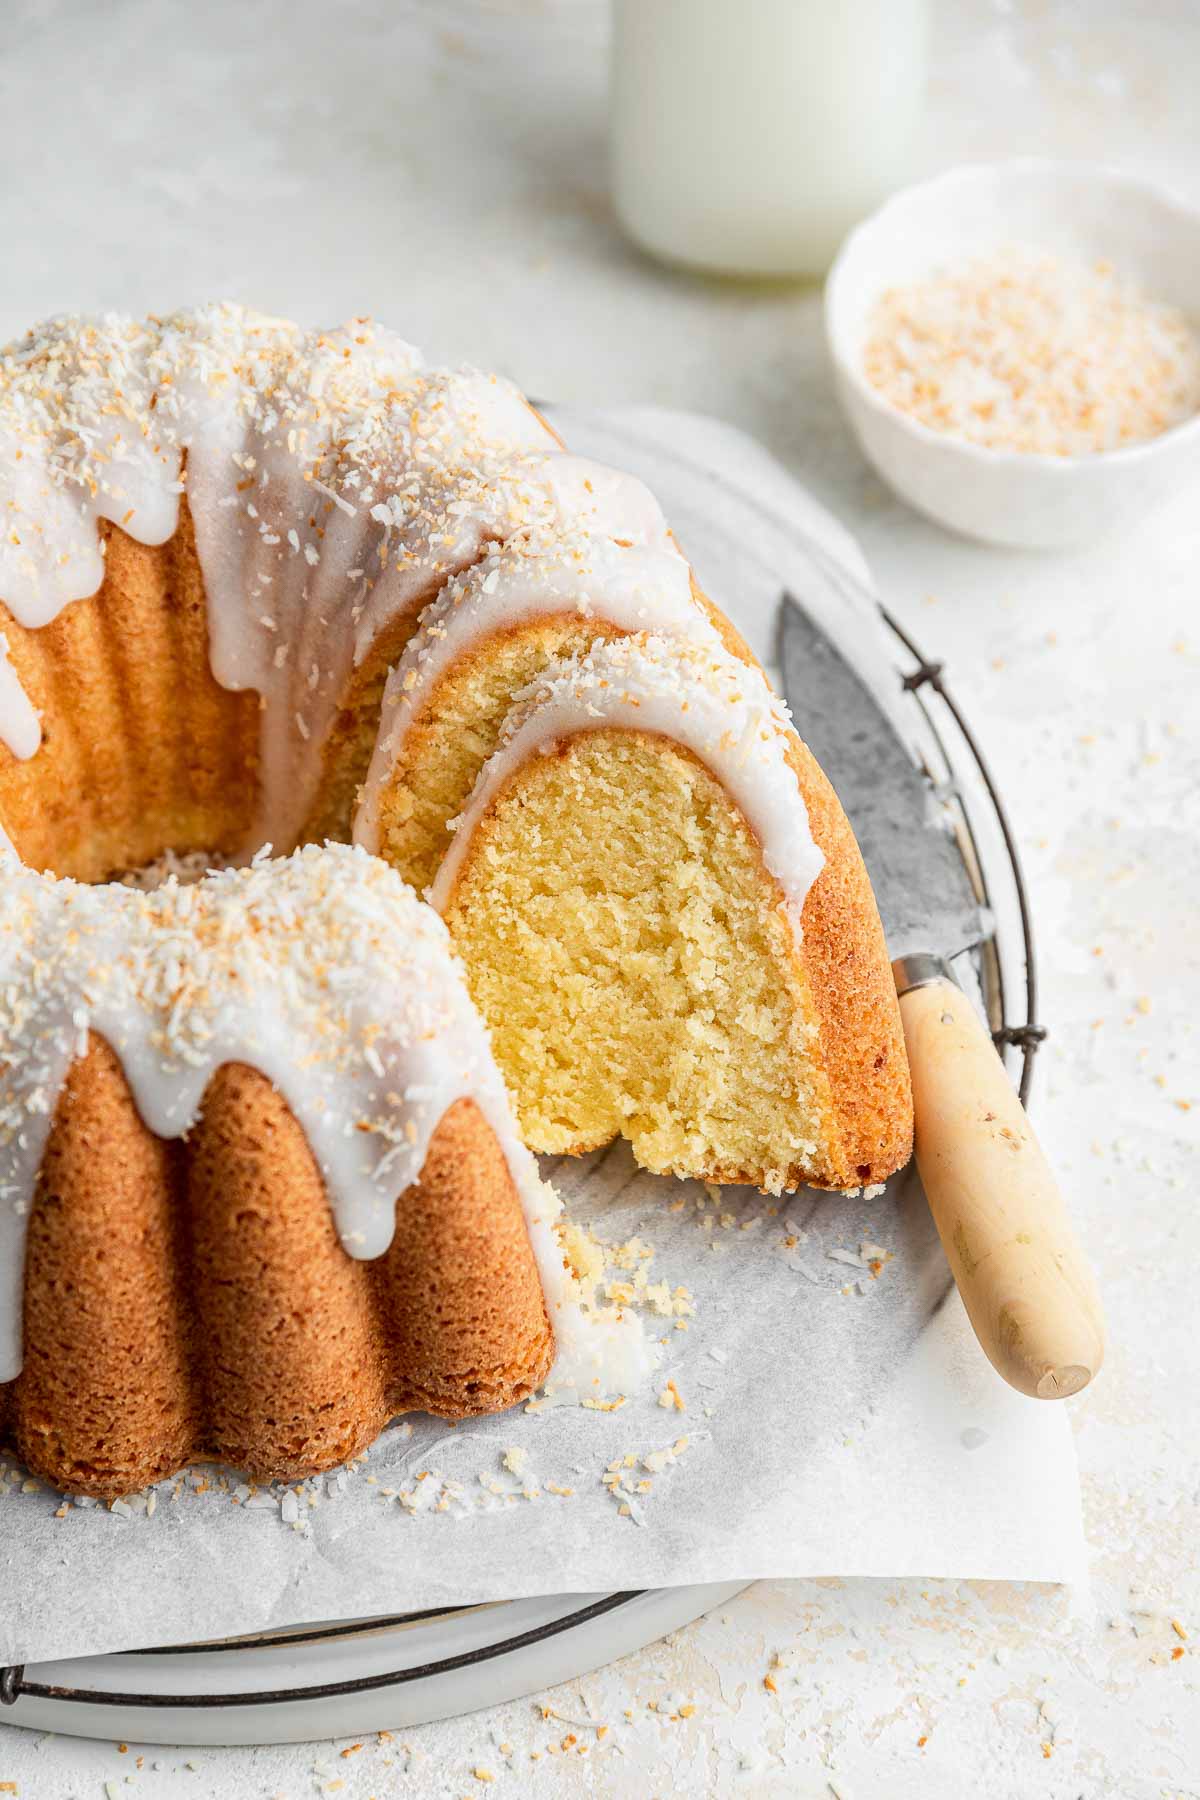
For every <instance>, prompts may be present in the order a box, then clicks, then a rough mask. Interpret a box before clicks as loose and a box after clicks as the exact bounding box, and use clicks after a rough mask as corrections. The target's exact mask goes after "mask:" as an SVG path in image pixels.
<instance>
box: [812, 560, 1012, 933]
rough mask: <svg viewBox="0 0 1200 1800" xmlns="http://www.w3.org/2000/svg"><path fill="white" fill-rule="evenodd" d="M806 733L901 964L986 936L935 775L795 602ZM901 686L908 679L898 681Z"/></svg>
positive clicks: (861, 681) (834, 647)
mask: <svg viewBox="0 0 1200 1800" xmlns="http://www.w3.org/2000/svg"><path fill="white" fill-rule="evenodd" d="M779 657H780V665H781V668H782V672H783V691H784V696H785V698H786V700H787V703H788V705H789V707H790V708H791V712H792V718H793V720H794V722H795V726H796V730H797V731H798V732H799V733H800V736H801V737H802V738H803V739H804V741H805V743H806V744H807V745H808V747H809V749H810V750H811V751H812V753H813V755H814V756H815V757H816V759H817V761H818V762H819V763H820V764H821V767H822V768H823V769H824V771H825V773H826V775H827V776H828V777H829V779H830V781H831V782H832V783H833V786H834V789H835V790H836V793H837V796H838V799H839V800H840V801H841V803H842V806H843V807H844V808H845V811H846V816H847V817H848V818H849V820H850V823H851V825H852V826H853V828H854V834H855V836H856V837H857V839H858V842H859V848H860V849H861V850H862V853H863V860H864V861H865V863H866V865H867V873H868V874H869V875H870V877H871V885H872V886H873V888H874V890H875V899H876V902H877V904H878V906H879V912H880V916H881V918H882V920H883V928H884V931H885V932H886V934H887V941H888V951H889V954H890V955H891V956H892V957H893V958H896V957H899V956H908V955H910V954H912V953H914V952H916V951H930V952H932V953H934V954H935V955H938V956H942V957H946V958H949V957H951V956H955V955H957V954H958V953H959V952H960V951H962V950H965V949H967V948H969V947H970V946H971V945H972V944H976V943H978V942H979V941H980V938H981V937H982V936H983V920H982V917H981V913H980V907H979V901H978V898H977V896H976V893H975V889H974V887H973V885H972V882H971V878H970V875H969V874H968V872H967V868H966V864H965V863H964V862H963V858H962V854H961V852H960V850H959V848H958V845H957V844H956V843H955V840H954V837H953V835H952V833H951V831H950V830H949V828H948V825H947V823H946V822H945V816H944V812H943V809H942V808H941V807H940V806H939V804H938V802H937V800H936V798H935V796H934V792H933V786H932V783H931V782H930V779H929V777H928V775H927V774H926V773H925V771H924V770H923V769H921V768H920V767H919V765H918V763H917V761H916V759H915V756H914V753H913V751H912V749H911V748H910V746H909V745H908V744H907V743H906V742H905V740H904V738H903V737H902V736H901V733H900V731H899V730H898V729H897V726H896V724H895V723H894V722H893V720H892V719H891V718H889V717H888V713H887V711H886V709H885V708H884V707H883V706H882V705H881V704H880V702H879V701H878V700H877V699H876V697H875V696H874V694H872V692H871V690H870V688H869V687H867V685H866V683H865V682H864V681H863V680H862V678H861V677H860V676H859V675H858V673H857V672H856V671H855V669H854V668H853V667H852V666H851V664H850V663H849V662H848V661H847V660H846V658H845V656H844V655H843V654H842V652H841V650H840V649H839V648H838V646H837V645H836V644H835V643H834V642H833V641H832V639H831V638H830V637H829V635H828V634H827V633H826V632H825V631H824V630H823V629H822V627H821V625H820V624H819V623H818V622H817V620H816V619H814V617H813V616H812V614H811V613H809V612H807V611H806V610H805V608H804V606H803V605H802V604H801V602H800V601H799V600H797V599H796V598H795V596H794V595H792V594H785V595H784V596H783V599H782V602H781V606H780V619H779ZM896 680H897V685H899V681H900V677H899V675H897V677H896Z"/></svg>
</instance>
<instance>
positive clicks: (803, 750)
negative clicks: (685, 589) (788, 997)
mask: <svg viewBox="0 0 1200 1800" xmlns="http://www.w3.org/2000/svg"><path fill="white" fill-rule="evenodd" d="M692 592H693V595H694V597H695V599H696V601H697V603H698V604H699V605H700V606H701V607H702V608H703V609H704V611H705V612H706V614H707V615H708V617H709V619H710V620H711V622H712V623H713V625H714V626H715V627H716V629H717V631H718V632H719V634H720V636H721V639H722V641H723V643H724V645H725V648H726V649H727V650H729V651H730V652H731V654H733V655H734V656H736V657H738V658H739V660H740V661H742V662H745V663H749V664H750V665H751V666H752V667H753V668H756V669H761V665H760V664H759V662H758V660H757V658H756V657H755V656H754V654H753V652H752V651H751V650H750V648H749V646H748V645H747V644H746V642H745V640H744V639H743V638H742V637H741V635H740V634H739V633H738V631H737V630H736V629H735V628H734V626H733V625H732V624H731V623H730V621H729V620H728V619H726V617H725V615H724V614H723V613H722V612H721V611H720V609H719V607H717V606H716V605H714V603H713V602H712V601H711V600H710V599H709V598H708V596H707V595H706V594H705V593H704V592H703V591H702V589H701V588H700V587H699V586H698V584H697V583H696V582H695V580H693V583H692ZM801 723H802V721H801ZM788 760H789V762H790V763H791V765H792V768H793V769H794V770H795V773H796V780H797V782H798V783H799V786H800V794H801V797H802V799H803V801H804V805H805V808H806V809H807V812H808V824H809V830H810V831H811V833H812V837H813V842H814V843H815V844H816V845H817V847H818V849H819V850H820V851H821V852H822V853H823V855H824V857H825V867H824V868H823V869H822V871H821V873H820V874H819V875H818V877H817V879H816V881H815V882H814V883H813V886H812V888H811V889H810V891H809V894H808V898H807V900H806V901H805V904H804V914H803V920H802V923H803V928H804V946H803V952H802V961H803V964H804V969H805V973H806V975H807V977H808V981H809V986H810V990H811V995H812V1001H813V1006H814V1008H815V1010H816V1014H817V1017H818V1018H819V1020H820V1024H821V1061H822V1062H823V1064H824V1066H825V1068H826V1069H827V1071H828V1073H829V1078H830V1087H831V1094H832V1100H831V1104H832V1108H833V1113H834V1133H833V1139H832V1143H831V1146H830V1147H831V1153H832V1154H833V1155H834V1156H835V1157H836V1158H838V1159H839V1160H840V1164H841V1167H840V1169H839V1171H838V1174H837V1177H836V1179H835V1180H833V1181H832V1182H831V1183H830V1185H831V1186H833V1187H838V1188H843V1187H845V1188H850V1187H858V1186H864V1185H870V1184H872V1183H875V1182H880V1181H886V1179H887V1177H888V1176H889V1175H891V1174H894V1173H895V1171H896V1170H897V1169H901V1168H903V1167H904V1165H905V1163H906V1162H907V1161H908V1159H909V1157H910V1156H911V1155H912V1084H911V1082H910V1080H909V1073H908V1056H907V1053H906V1051H905V1048H904V1030H903V1027H902V1025H901V1023H900V1005H899V1002H898V1000H897V998H896V985H895V982H894V980H893V979H892V966H891V960H890V958H889V956H888V950H887V942H886V940H885V938H884V934H883V925H882V923H881V921H880V918H879V908H878V906H877V905H876V903H875V895H874V892H873V890H872V888H871V882H870V877H869V876H868V874H867V870H866V865H865V863H864V862H863V859H862V852H861V851H860V849H859V847H858V840H857V839H856V838H855V836H854V832H853V829H852V828H851V825H850V821H849V819H847V817H846V814H845V812H844V811H843V809H842V804H841V802H840V800H839V799H838V797H837V795H836V793H835V792H834V790H833V786H832V784H831V782H830V781H829V778H828V776H827V775H826V774H825V772H824V770H823V769H822V768H821V766H820V764H819V763H818V762H817V759H816V757H815V756H814V755H813V754H812V751H811V750H810V749H809V748H808V746H807V744H805V743H804V742H803V739H802V738H801V737H800V736H799V735H798V734H793V739H792V743H791V745H790V751H789V757H788Z"/></svg>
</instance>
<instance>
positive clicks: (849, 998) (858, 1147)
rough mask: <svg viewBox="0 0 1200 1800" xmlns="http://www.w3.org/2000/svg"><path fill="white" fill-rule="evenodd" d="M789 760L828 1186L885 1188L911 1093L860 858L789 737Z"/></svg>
mask: <svg viewBox="0 0 1200 1800" xmlns="http://www.w3.org/2000/svg"><path fill="white" fill-rule="evenodd" d="M789 761H790V762H791V765H792V767H793V768H794V770H795V771H796V779H797V781H798V782H799V784H800V792H801V794H802V796H803V798H804V804H805V806H806V808H807V809H808V823H809V830H810V831H811V832H812V836H813V841H814V843H815V844H816V845H817V847H818V849H820V850H821V851H822V852H823V854H824V857H825V866H824V868H823V869H822V870H821V873H820V874H819V875H818V876H817V879H816V881H815V882H814V883H813V885H812V887H811V889H810V890H809V894H808V898H807V900H806V901H805V903H804V913H803V917H802V921H801V923H802V925H803V929H804V944H803V949H802V960H803V965H804V970H805V974H806V975H807V978H808V982H809V988H810V992H811V994H812V1001H813V1005H814V1007H815V1009H816V1013H817V1016H818V1018H819V1020H820V1024H821V1061H822V1062H823V1064H824V1065H825V1068H826V1070H827V1071H828V1074H829V1079H830V1090H831V1103H832V1107H833V1113H834V1119H835V1136H834V1142H833V1149H834V1153H835V1155H839V1156H840V1161H841V1167H840V1169H839V1170H838V1172H837V1174H836V1177H835V1178H834V1179H833V1181H832V1182H831V1183H830V1185H831V1186H834V1187H858V1186H865V1185H869V1184H871V1183H874V1182H880V1181H885V1180H886V1179H887V1177H888V1176H889V1175H891V1174H893V1173H894V1172H895V1171H896V1170H897V1169H899V1168H902V1167H903V1166H904V1164H905V1163H906V1162H907V1161H908V1159H909V1157H910V1156H911V1155H912V1087H911V1084H910V1081H909V1074H908V1057H907V1055H906V1054H905V1049H904V1031H903V1027H902V1025H901V1023H900V1006H899V1002H898V1001H897V999H896V984H895V982H894V981H893V979H892V967H891V962H890V960H889V958H888V952H887V944H886V942H885V940H884V935H883V926H882V924H881V922H880V918H879V910H878V908H877V906H876V904H875V895H874V893H873V892H872V890H871V883H870V880H869V878H868V876H867V871H866V866H865V864H864V863H863V859H862V852H861V851H860V850H859V848H858V843H857V841H856V839H855V836H854V833H853V831H852V830H851V828H850V821H849V820H848V819H847V817H846V815H845V813H844V812H843V811H842V807H841V803H840V801H839V800H838V797H837V795H836V794H835V793H834V791H833V788H832V786H831V785H830V782H829V780H828V778H827V777H826V775H825V774H824V772H823V771H822V769H821V768H820V766H819V765H818V763H817V760H816V758H815V757H814V756H813V754H812V752H811V751H810V750H809V749H808V747H807V745H806V744H804V743H802V742H801V741H800V739H799V738H796V739H795V740H794V741H793V744H792V746H791V749H790V755H789Z"/></svg>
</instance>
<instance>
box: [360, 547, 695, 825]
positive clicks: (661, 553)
mask: <svg viewBox="0 0 1200 1800" xmlns="http://www.w3.org/2000/svg"><path fill="white" fill-rule="evenodd" d="M563 614H571V615H575V616H577V617H579V618H580V619H584V620H593V621H597V622H599V621H603V622H605V623H607V624H610V625H614V626H616V628H617V629H618V630H620V631H624V632H645V631H648V630H651V629H653V630H655V631H660V632H668V633H671V634H672V635H678V636H680V637H685V638H689V639H693V640H695V641H696V642H699V643H705V644H714V645H715V644H717V643H718V642H719V640H718V638H717V634H716V631H715V630H714V628H713V626H712V625H711V624H710V623H709V621H708V618H707V617H706V615H705V614H704V613H703V612H702V611H701V609H700V607H699V606H698V605H697V604H696V602H695V600H694V599H693V597H692V585H691V576H690V572H689V570H688V566H687V564H686V563H685V562H684V560H683V558H682V557H681V556H680V555H679V553H678V552H677V551H676V550H675V549H674V548H673V547H671V546H668V547H667V548H665V549H659V548H656V547H650V546H648V545H644V544H642V545H639V544H634V545H629V546H624V545H621V544H618V543H615V542H614V541H613V540H612V539H611V538H600V537H596V536H589V535H584V534H582V533H573V534H570V535H565V536H562V537H557V538H551V539H549V540H548V541H547V540H545V539H540V538H538V537H537V536H536V535H533V536H522V537H519V538H512V539H510V540H509V542H508V543H507V544H504V545H497V546H494V547H493V548H491V549H490V550H489V551H488V553H487V554H486V556H484V557H483V558H482V560H481V561H479V562H477V563H476V564H474V566H473V567H472V568H470V569H468V570H467V571H466V572H465V573H464V574H462V575H459V576H456V577H455V578H454V580H453V581H450V582H448V583H447V584H446V586H445V587H444V588H443V589H442V592H441V593H440V594H439V595H438V597H437V599H436V600H434V601H432V602H431V603H430V604H429V605H428V606H427V607H426V608H425V611H424V612H423V613H422V614H421V624H420V628H419V630H418V631H417V632H416V633H415V634H414V635H413V637H411V638H410V639H409V641H408V644H407V645H406V647H405V650H404V654H403V656H402V657H401V659H400V661H399V662H398V663H397V665H396V667H395V668H394V669H393V670H392V673H391V675H390V676H389V678H388V684H387V688H386V690H385V692H384V699H383V710H382V712H381V715H380V724H379V736H378V738H377V739H376V742H375V752H374V755H373V756H372V758H371V766H370V769H369V771H368V773H367V779H366V782H365V783H364V785H363V790H362V799H361V801H360V804H359V809H358V813H357V815H356V817H355V821H354V839H355V842H356V843H359V844H362V845H364V846H365V848H366V849H368V850H372V851H378V849H379V807H380V802H381V799H382V796H383V791H384V788H385V787H386V785H387V782H388V779H389V777H390V775H391V772H392V769H393V767H394V765H395V761H396V757H397V755H398V754H399V752H400V749H401V746H402V745H403V743H404V740H405V737H406V736H407V734H408V731H409V729H410V727H411V726H412V724H413V722H414V720H416V719H419V718H420V717H421V716H422V714H423V713H424V711H425V710H426V708H427V706H428V704H429V701H430V698H431V696H432V695H433V694H434V691H435V689H436V687H437V685H438V683H439V682H440V681H441V680H442V678H443V676H444V675H445V673H446V671H447V670H448V669H449V668H450V667H451V666H452V665H453V664H454V663H456V662H457V661H458V660H459V658H460V657H462V656H464V655H467V654H469V652H470V651H471V650H472V649H473V648H474V647H475V646H476V645H478V644H479V643H481V642H482V641H483V640H484V639H485V638H487V637H489V636H490V635H491V634H492V633H494V632H497V631H504V630H506V629H510V628H511V627H513V626H514V625H519V624H522V623H524V622H526V621H529V620H534V619H539V618H552V617H555V616H561V615H563Z"/></svg>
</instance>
